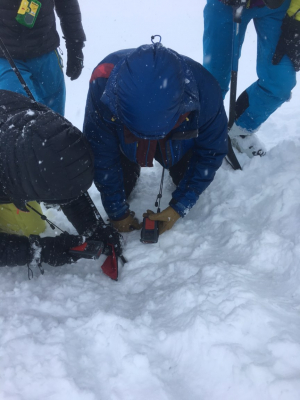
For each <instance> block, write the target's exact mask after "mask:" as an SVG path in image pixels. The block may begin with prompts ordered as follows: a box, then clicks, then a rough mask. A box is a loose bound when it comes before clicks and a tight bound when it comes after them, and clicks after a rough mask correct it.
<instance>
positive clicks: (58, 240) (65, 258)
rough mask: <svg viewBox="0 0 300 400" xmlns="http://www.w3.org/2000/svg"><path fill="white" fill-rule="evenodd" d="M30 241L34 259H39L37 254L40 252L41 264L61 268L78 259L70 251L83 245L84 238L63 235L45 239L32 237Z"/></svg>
mask: <svg viewBox="0 0 300 400" xmlns="http://www.w3.org/2000/svg"><path fill="white" fill-rule="evenodd" d="M29 241H30V244H31V249H32V252H33V256H34V258H37V257H36V253H38V252H39V251H40V261H41V262H45V263H47V264H50V265H52V266H53V267H59V266H61V265H64V264H71V263H73V262H75V261H76V260H77V259H78V258H76V257H74V256H73V255H71V254H69V250H70V249H71V248H72V247H76V246H79V245H80V244H82V243H83V242H84V238H83V237H82V236H75V235H68V234H67V233H62V234H61V235H59V236H55V237H44V238H41V237H39V236H35V235H31V236H30V237H29Z"/></svg>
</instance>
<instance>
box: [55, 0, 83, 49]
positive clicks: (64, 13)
mask: <svg viewBox="0 0 300 400" xmlns="http://www.w3.org/2000/svg"><path fill="white" fill-rule="evenodd" d="M54 3H55V10H56V13H57V15H58V17H59V19H60V25H61V29H62V31H63V34H64V38H65V40H66V42H68V41H74V42H82V44H83V42H84V41H85V40H86V37H85V33H84V30H83V27H82V23H81V12H80V8H79V4H78V1H77V0H54Z"/></svg>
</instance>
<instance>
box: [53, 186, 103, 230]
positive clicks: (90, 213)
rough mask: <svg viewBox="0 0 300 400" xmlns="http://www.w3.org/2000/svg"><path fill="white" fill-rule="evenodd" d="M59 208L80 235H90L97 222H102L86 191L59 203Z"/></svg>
mask: <svg viewBox="0 0 300 400" xmlns="http://www.w3.org/2000/svg"><path fill="white" fill-rule="evenodd" d="M61 209H62V211H63V213H64V214H65V216H66V217H67V219H68V220H69V221H70V222H71V224H72V225H73V226H74V228H75V229H76V230H77V232H78V233H79V234H80V235H85V236H90V235H91V234H92V233H93V232H94V230H95V228H96V227H97V226H98V225H99V224H101V225H102V224H104V221H103V219H102V218H101V216H100V214H99V212H98V210H97V208H96V206H95V204H94V203H93V201H92V199H91V198H90V196H89V194H88V193H83V194H82V195H81V196H80V197H78V199H76V200H73V201H71V202H70V203H68V204H64V205H61Z"/></svg>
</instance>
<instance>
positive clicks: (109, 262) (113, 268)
mask: <svg viewBox="0 0 300 400" xmlns="http://www.w3.org/2000/svg"><path fill="white" fill-rule="evenodd" d="M108 246H110V247H111V253H112V254H111V255H109V256H107V258H106V260H105V261H104V263H103V265H102V266H101V268H102V271H103V272H104V274H105V275H107V276H109V277H110V278H111V279H113V280H114V281H117V280H118V259H117V257H116V253H115V249H114V246H113V245H112V244H109V243H108Z"/></svg>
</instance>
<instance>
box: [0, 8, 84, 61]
mask: <svg viewBox="0 0 300 400" xmlns="http://www.w3.org/2000/svg"><path fill="white" fill-rule="evenodd" d="M40 2H41V3H42V6H41V9H40V12H39V14H38V17H37V20H36V22H35V25H34V27H33V28H31V29H30V28H27V27H25V26H23V25H21V24H19V23H18V22H17V21H16V16H17V12H18V9H19V6H20V3H21V0H0V37H1V38H2V40H3V42H4V44H5V45H6V47H7V48H8V51H9V52H10V54H11V56H12V57H13V58H15V59H22V60H24V59H28V58H35V57H39V56H41V55H43V54H46V53H49V52H51V51H53V50H55V49H56V48H57V47H58V46H59V44H60V40H59V36H58V33H57V31H56V24H55V14H54V8H55V11H56V13H57V15H58V17H59V19H60V24H61V28H62V31H63V34H64V38H65V40H66V43H71V42H79V43H81V44H82V47H83V42H84V41H85V40H86V38H85V34H84V31H83V27H82V24H81V13H80V8H79V4H78V1H77V0H40ZM0 57H2V58H3V57H4V55H3V54H2V52H1V50H0Z"/></svg>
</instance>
